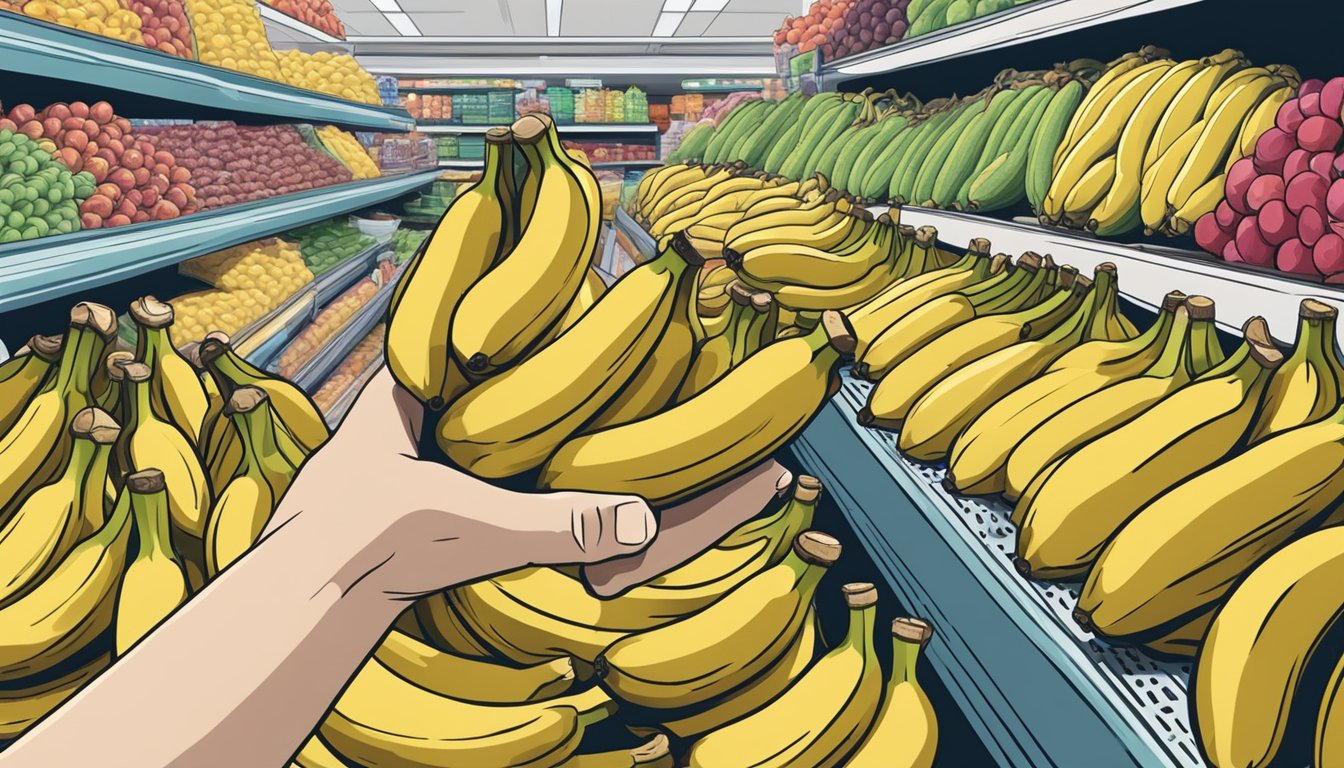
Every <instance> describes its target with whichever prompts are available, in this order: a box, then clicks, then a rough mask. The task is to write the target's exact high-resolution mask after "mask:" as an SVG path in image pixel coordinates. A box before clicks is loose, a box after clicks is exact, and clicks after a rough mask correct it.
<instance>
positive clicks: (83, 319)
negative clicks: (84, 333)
mask: <svg viewBox="0 0 1344 768" xmlns="http://www.w3.org/2000/svg"><path fill="white" fill-rule="evenodd" d="M70 324H71V325H82V326H84V327H86V328H90V329H92V330H93V331H95V332H96V333H97V334H98V335H99V336H102V337H103V339H105V340H108V341H110V340H111V339H112V338H113V337H114V336H116V335H117V313H116V312H113V311H112V308H111V307H108V306H106V305H103V304H95V303H93V302H91V301H81V302H79V303H78V304H76V305H75V306H74V308H73V309H71V310H70Z"/></svg>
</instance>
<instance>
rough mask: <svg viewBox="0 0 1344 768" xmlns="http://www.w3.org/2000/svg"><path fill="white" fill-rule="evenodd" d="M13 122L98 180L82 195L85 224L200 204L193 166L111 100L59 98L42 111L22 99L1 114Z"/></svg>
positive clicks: (152, 217) (166, 213) (155, 216)
mask: <svg viewBox="0 0 1344 768" xmlns="http://www.w3.org/2000/svg"><path fill="white" fill-rule="evenodd" d="M11 124H12V125H15V126H17V130H19V131H21V132H23V133H24V134H26V135H28V136H29V137H31V138H34V139H38V140H46V141H49V142H51V146H53V147H54V148H55V149H54V153H55V155H56V158H57V159H58V160H60V161H61V163H62V164H64V165H65V166H66V167H67V168H69V169H70V170H71V172H73V173H76V174H80V173H81V172H86V173H85V174H84V175H85V176H91V177H92V181H93V182H94V183H95V184H97V187H96V189H94V191H93V193H92V194H89V195H84V196H83V197H82V198H81V201H80V205H79V220H80V227H79V228H80V229H98V228H101V227H117V226H125V225H127V224H138V223H141V222H145V221H164V220H167V219H175V218H177V217H178V216H181V215H183V214H187V213H192V212H194V211H196V210H197V207H198V204H197V202H196V190H195V189H194V188H193V186H192V184H191V172H190V171H188V170H187V169H186V168H184V167H182V166H181V165H180V164H179V163H178V162H177V158H176V157H174V156H173V153H171V152H167V151H164V150H162V149H160V148H158V147H157V146H156V145H155V142H154V141H153V140H152V139H151V138H150V137H148V136H144V135H135V134H132V133H131V123H130V121H129V120H127V119H126V118H124V117H119V116H117V115H116V114H115V113H114V112H113V111H112V105H110V104H108V103H107V102H105V101H100V102H97V103H95V104H92V105H89V104H86V103H84V102H82V101H75V102H71V103H70V104H65V103H62V102H58V103H55V104H51V105H48V106H47V107H46V108H44V109H42V110H41V111H35V110H34V109H33V107H32V106H30V105H28V104H20V105H18V106H16V107H14V108H13V109H11V110H10V111H9V113H8V116H7V117H6V118H5V119H4V120H0V127H7V126H9V125H11Z"/></svg>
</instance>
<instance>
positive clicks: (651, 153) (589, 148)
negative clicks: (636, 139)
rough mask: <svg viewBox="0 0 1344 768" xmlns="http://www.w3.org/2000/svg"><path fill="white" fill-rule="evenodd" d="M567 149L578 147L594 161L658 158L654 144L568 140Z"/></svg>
mask: <svg viewBox="0 0 1344 768" xmlns="http://www.w3.org/2000/svg"><path fill="white" fill-rule="evenodd" d="M564 145H565V149H577V150H579V151H580V152H582V153H583V154H584V155H586V156H587V157H588V160H589V161H590V162H594V163H613V162H620V161H623V160H656V159H657V155H658V150H657V147H654V146H653V145H652V144H619V143H611V142H602V141H566V142H564Z"/></svg>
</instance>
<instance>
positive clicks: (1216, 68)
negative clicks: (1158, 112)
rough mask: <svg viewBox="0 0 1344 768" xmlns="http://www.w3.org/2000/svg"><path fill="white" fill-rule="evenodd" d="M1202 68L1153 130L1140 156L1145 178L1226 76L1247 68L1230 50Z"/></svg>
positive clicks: (1197, 117) (1195, 119) (1196, 118)
mask: <svg viewBox="0 0 1344 768" xmlns="http://www.w3.org/2000/svg"><path fill="white" fill-rule="evenodd" d="M1203 64H1204V67H1202V68H1201V69H1200V70H1199V71H1198V72H1196V73H1194V75H1192V76H1191V77H1190V79H1189V80H1187V81H1186V82H1185V84H1184V85H1182V86H1181V90H1180V91H1179V92H1178V93H1177V94H1176V96H1175V98H1173V99H1172V101H1171V104H1170V106H1168V107H1167V109H1166V111H1165V112H1163V113H1162V118H1161V119H1160V120H1159V121H1158V123H1157V125H1156V126H1155V127H1154V128H1153V131H1152V138H1151V139H1150V140H1149V141H1148V146H1147V147H1146V148H1145V149H1144V152H1143V169H1142V172H1141V173H1143V174H1146V173H1147V172H1148V169H1149V168H1151V167H1152V166H1153V164H1154V163H1156V162H1157V160H1158V158H1160V157H1161V156H1162V155H1163V153H1165V152H1166V151H1167V149H1168V148H1170V147H1171V145H1172V143H1173V142H1175V141H1176V139H1178V138H1180V137H1181V134H1183V133H1185V132H1186V131H1187V130H1189V129H1190V126H1192V125H1194V124H1195V123H1197V122H1199V120H1200V119H1201V118H1202V117H1203V115H1204V105H1206V104H1208V103H1209V99H1210V97H1212V96H1213V94H1214V92H1215V91H1216V90H1217V89H1218V86H1219V85H1220V84H1221V83H1223V82H1225V81H1226V79H1227V78H1228V77H1229V76H1230V75H1232V74H1233V73H1235V72H1237V71H1238V70H1240V69H1242V68H1244V67H1246V66H1247V62H1246V59H1245V57H1244V56H1243V55H1242V53H1241V51H1237V50H1233V49H1231V48H1226V49H1224V50H1222V51H1220V52H1219V53H1217V54H1214V55H1213V56H1210V57H1208V58H1206V59H1204V60H1203ZM1164 199H1165V198H1164Z"/></svg>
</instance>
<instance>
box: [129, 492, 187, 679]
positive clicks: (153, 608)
mask: <svg viewBox="0 0 1344 768" xmlns="http://www.w3.org/2000/svg"><path fill="white" fill-rule="evenodd" d="M163 482H164V481H163V477H162V475H161V476H160V477H159V478H158V480H157V482H154V483H146V484H141V485H140V486H138V487H131V488H129V489H128V490H129V491H130V494H131V515H132V517H133V519H134V520H135V532H136V553H135V555H134V557H132V558H131V562H130V563H129V564H128V565H127V566H126V574H125V575H124V576H123V577H122V581H121V590H120V591H119V592H118V594H117V619H116V629H115V635H116V636H115V638H114V640H115V644H116V645H115V650H116V654H117V655H118V656H124V655H125V654H126V652H127V651H129V650H130V649H131V647H132V646H134V645H135V644H136V643H138V642H140V638H142V637H144V636H145V635H148V634H149V633H150V632H151V631H153V629H154V627H156V626H158V625H159V623H160V622H162V621H163V620H164V619H166V618H168V616H169V615H170V614H171V613H172V612H173V611H175V610H177V609H178V607H179V606H181V605H182V604H184V603H186V602H187V597H188V587H187V575H186V572H185V571H183V570H182V565H181V563H179V562H178V557H177V554H176V553H175V552H173V545H172V542H171V539H170V536H171V534H172V528H171V526H170V525H169V522H168V494H167V493H165V492H164V485H163Z"/></svg>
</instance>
